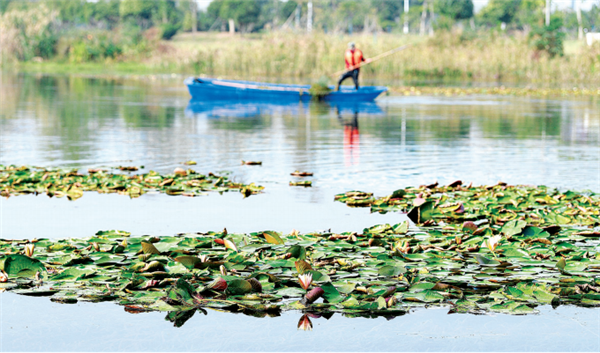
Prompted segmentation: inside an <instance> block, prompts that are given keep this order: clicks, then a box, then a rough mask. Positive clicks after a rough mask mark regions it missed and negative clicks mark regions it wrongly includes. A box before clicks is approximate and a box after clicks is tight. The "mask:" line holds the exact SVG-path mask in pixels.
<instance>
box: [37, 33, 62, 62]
mask: <svg viewBox="0 0 600 353" xmlns="http://www.w3.org/2000/svg"><path fill="white" fill-rule="evenodd" d="M57 43H58V37H57V36H56V35H55V34H51V33H44V36H42V38H41V39H40V41H39V42H38V43H37V44H36V45H35V48H34V54H35V56H39V57H42V58H44V59H50V58H52V57H53V56H54V55H55V54H56V44H57Z"/></svg>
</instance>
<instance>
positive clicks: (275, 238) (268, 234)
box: [263, 230, 285, 245]
mask: <svg viewBox="0 0 600 353" xmlns="http://www.w3.org/2000/svg"><path fill="white" fill-rule="evenodd" d="M263 236H264V237H265V240H266V241H267V243H269V244H275V245H279V244H285V242H284V241H283V239H281V236H280V234H279V233H277V232H274V231H272V230H267V231H264V232H263Z"/></svg>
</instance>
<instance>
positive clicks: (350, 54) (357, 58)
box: [344, 49, 365, 69]
mask: <svg viewBox="0 0 600 353" xmlns="http://www.w3.org/2000/svg"><path fill="white" fill-rule="evenodd" d="M344 57H345V59H346V69H349V68H351V67H353V66H356V67H355V68H356V69H358V68H359V67H360V62H361V61H365V58H363V53H362V51H360V49H354V50H351V49H347V50H346V54H345V55H344Z"/></svg>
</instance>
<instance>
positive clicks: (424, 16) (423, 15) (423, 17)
mask: <svg viewBox="0 0 600 353" xmlns="http://www.w3.org/2000/svg"><path fill="white" fill-rule="evenodd" d="M426 20H427V0H423V11H421V27H420V28H419V35H421V36H424V35H425V21H426Z"/></svg>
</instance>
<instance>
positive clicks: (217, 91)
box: [184, 77, 387, 102]
mask: <svg viewBox="0 0 600 353" xmlns="http://www.w3.org/2000/svg"><path fill="white" fill-rule="evenodd" d="M184 83H185V84H186V85H187V86H188V89H189V91H190V94H191V95H192V99H194V100H207V99H211V100H235V99H237V100H271V101H272V100H277V101H280V102H281V101H285V102H297V101H303V102H308V101H309V100H310V99H311V98H312V96H311V94H310V93H309V92H308V90H309V89H310V85H286V84H276V83H263V82H252V81H235V80H220V79H213V78H204V77H203V78H194V77H189V78H187V79H186V80H185V81H184ZM329 88H331V89H332V92H331V93H329V94H327V95H326V96H324V97H323V98H322V100H324V101H327V102H370V101H373V100H374V99H375V98H377V96H379V95H380V94H381V93H383V92H385V91H387V87H382V86H365V87H360V88H359V89H358V90H356V89H355V88H354V87H349V86H347V87H344V86H342V88H341V89H340V90H339V91H335V90H334V89H335V87H333V86H329Z"/></svg>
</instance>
